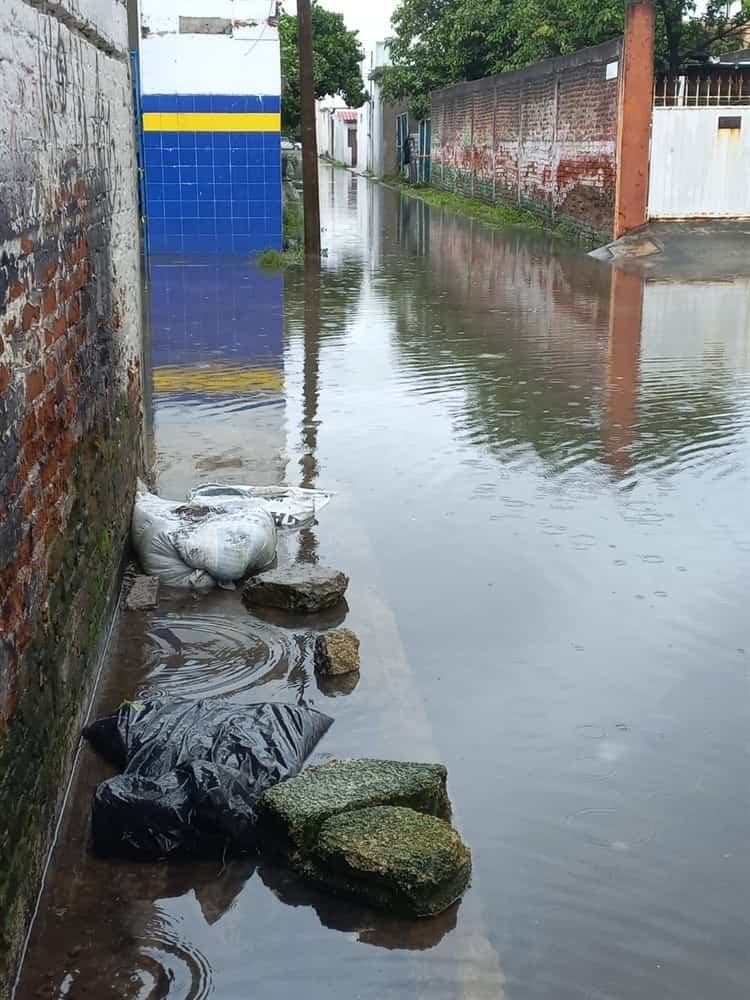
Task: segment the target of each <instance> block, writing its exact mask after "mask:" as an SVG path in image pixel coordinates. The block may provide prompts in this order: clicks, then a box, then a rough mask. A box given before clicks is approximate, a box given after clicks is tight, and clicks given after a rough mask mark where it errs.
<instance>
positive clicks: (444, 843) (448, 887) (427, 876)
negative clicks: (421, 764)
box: [301, 806, 471, 917]
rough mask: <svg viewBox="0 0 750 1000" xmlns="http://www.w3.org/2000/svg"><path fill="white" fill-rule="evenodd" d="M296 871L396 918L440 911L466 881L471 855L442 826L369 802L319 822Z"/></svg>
mask: <svg viewBox="0 0 750 1000" xmlns="http://www.w3.org/2000/svg"><path fill="white" fill-rule="evenodd" d="M301 871H302V873H303V874H304V875H305V876H306V877H307V878H308V879H310V880H312V881H313V882H315V883H317V884H318V885H320V886H321V887H323V888H325V889H327V890H329V891H330V892H335V893H342V894H344V895H347V896H352V897H354V898H356V899H360V900H363V901H364V902H366V903H369V904H370V905H371V906H376V907H378V908H380V909H384V910H388V912H389V913H392V914H395V915H397V916H404V917H429V916H434V915H435V914H437V913H442V912H443V911H444V910H447V909H448V907H449V906H451V904H452V903H455V902H456V900H457V899H459V898H460V897H461V896H462V895H463V893H464V892H465V891H466V888H467V886H468V885H469V881H470V879H471V852H470V851H469V849H468V847H467V846H466V845H465V844H464V842H463V841H462V840H461V838H460V836H459V835H458V834H457V833H456V831H455V830H454V829H453V827H452V826H450V824H449V823H446V822H444V821H443V820H441V819H437V818H436V817H435V816H425V815H424V814H423V813H418V812H415V811H414V810H413V809H404V808H398V807H395V808H394V807H393V806H376V807H375V808H372V809H359V810H356V811H355V812H347V813H343V814H342V815H339V816H333V817H331V819H328V820H326V822H325V823H324V824H323V826H322V827H321V829H320V833H319V835H318V839H317V841H316V843H315V846H314V847H313V849H312V851H311V852H310V855H309V856H308V857H307V858H306V859H305V861H304V863H303V865H302V867H301Z"/></svg>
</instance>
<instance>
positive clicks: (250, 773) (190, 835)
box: [83, 699, 333, 861]
mask: <svg viewBox="0 0 750 1000" xmlns="http://www.w3.org/2000/svg"><path fill="white" fill-rule="evenodd" d="M332 722H333V720H332V719H330V718H329V717H328V716H326V715H323V714H322V713H320V712H316V711H315V710H314V709H311V708H305V707H300V706H296V705H277V704H260V705H237V704H234V703H233V702H228V701H213V700H211V701H166V700H162V699H154V700H152V701H146V702H128V703H125V704H124V705H122V706H121V707H120V708H119V709H118V711H117V712H116V713H115V714H114V715H111V716H109V717H108V718H106V719H101V720H99V721H98V722H94V723H93V724H92V725H90V726H88V727H87V728H86V729H85V730H84V733H83V735H84V736H85V738H86V739H87V740H88V741H89V743H90V744H91V745H92V746H93V747H94V748H95V749H96V750H98V751H99V753H101V754H102V756H104V757H106V758H107V760H109V761H110V762H111V763H113V764H114V765H115V766H117V767H121V768H123V769H124V773H123V774H121V775H118V776H117V777H116V778H111V779H109V780H108V781H104V782H102V784H101V785H99V787H98V788H97V790H96V794H95V796H94V804H93V812H92V822H93V832H94V845H95V847H96V849H97V851H98V852H100V853H102V854H117V855H125V856H127V857H130V858H135V859H137V860H142V861H159V860H163V859H165V858H168V857H172V856H175V855H190V854H193V855H195V854H200V855H207V854H219V855H220V854H221V853H223V852H224V851H227V850H234V851H252V850H254V849H255V847H256V839H255V820H256V815H255V803H256V801H257V798H258V796H259V795H260V794H261V792H263V791H264V790H265V789H266V788H270V787H271V786H272V785H275V784H278V782H280V781H284V780H285V779H286V778H291V777H293V776H294V775H295V774H299V772H300V771H301V770H302V766H303V764H304V762H305V760H306V759H307V757H308V756H309V755H310V754H311V753H312V751H313V750H314V748H315V746H316V745H317V743H318V742H319V741H320V739H321V738H322V737H323V736H324V735H325V733H326V732H327V731H328V729H329V727H330V726H331V725H332Z"/></svg>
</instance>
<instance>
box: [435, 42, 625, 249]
mask: <svg viewBox="0 0 750 1000" xmlns="http://www.w3.org/2000/svg"><path fill="white" fill-rule="evenodd" d="M621 49H622V40H621V39H616V40H615V41H612V42H606V43H605V44H604V45H597V46H594V47H593V48H590V49H583V50H581V51H580V52H576V53H574V54H573V55H570V56H562V57H560V58H558V59H549V60H546V61H545V62H542V63H539V64H537V65H535V66H530V67H528V68H527V69H523V70H518V71H516V72H513V73H504V74H502V75H500V76H494V77H489V78H487V79H485V80H476V81H473V82H470V83H462V84H459V85H458V86H455V87H447V88H445V89H443V90H438V91H435V92H434V93H433V94H432V180H431V183H432V185H433V186H434V187H438V188H443V189H445V190H447V191H454V192H457V193H459V194H462V195H465V196H466V197H468V198H476V199H477V200H479V201H484V202H488V203H490V204H493V203H501V202H504V203H509V204H511V205H517V206H518V207H519V208H523V209H526V210H530V211H532V212H535V213H536V214H538V215H540V216H541V217H543V218H544V219H545V220H546V221H548V222H552V223H564V224H566V225H568V226H569V227H571V228H572V229H574V230H576V231H577V232H579V233H580V234H581V235H582V236H583V237H585V238H588V239H598V238H602V239H609V238H610V237H611V235H612V232H613V227H614V206H615V183H616V170H615V159H616V147H617V117H618V77H617V76H614V75H613V74H612V69H614V65H613V64H615V63H619V60H620V55H621ZM607 67H610V72H609V73H608V70H607ZM608 76H609V78H608Z"/></svg>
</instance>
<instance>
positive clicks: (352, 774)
mask: <svg viewBox="0 0 750 1000" xmlns="http://www.w3.org/2000/svg"><path fill="white" fill-rule="evenodd" d="M447 777H448V772H447V771H446V769H445V767H443V765H442V764H411V763H406V762H403V761H395V760H367V759H365V760H336V761H332V762H331V763H330V764H322V765H320V766H319V767H311V768H309V769H308V770H306V771H303V773H302V774H300V775H298V776H297V777H296V778H291V779H290V780H289V781H283V782H282V783H281V784H279V785H275V786H274V787H273V788H269V789H268V790H267V791H266V792H264V793H263V795H262V796H261V797H260V799H259V800H258V823H259V826H258V830H259V833H260V836H261V837H262V839H263V840H264V841H265V842H266V843H267V846H268V847H269V848H271V849H273V850H276V851H280V852H282V853H285V854H286V855H287V856H288V857H289V859H290V860H291V861H292V862H293V863H294V862H295V861H298V860H299V859H300V858H301V856H302V854H304V852H305V851H307V850H309V849H310V848H311V847H312V845H313V844H314V843H315V840H316V839H317V836H318V833H319V831H320V828H321V826H322V825H323V823H325V822H326V820H328V819H330V818H331V816H336V815H338V814H339V813H344V812H350V811H352V810H355V809H366V808H369V807H371V806H383V805H389V806H408V807H409V808H410V809H414V810H416V811H417V812H421V813H429V814H431V815H433V816H442V817H448V816H450V802H449V800H448V792H447V789H446V782H447Z"/></svg>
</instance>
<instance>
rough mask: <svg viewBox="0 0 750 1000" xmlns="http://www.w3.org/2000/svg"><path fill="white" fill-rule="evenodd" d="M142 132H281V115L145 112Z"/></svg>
mask: <svg viewBox="0 0 750 1000" xmlns="http://www.w3.org/2000/svg"><path fill="white" fill-rule="evenodd" d="M143 131H144V132H280V131H281V115H278V114H265V113H264V114H261V113H260V112H259V113H257V114H242V113H239V112H238V113H237V114H234V113H232V112H214V111H206V112H198V111H184V112H183V111H175V112H169V113H165V112H159V111H147V112H146V113H145V114H144V115H143Z"/></svg>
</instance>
